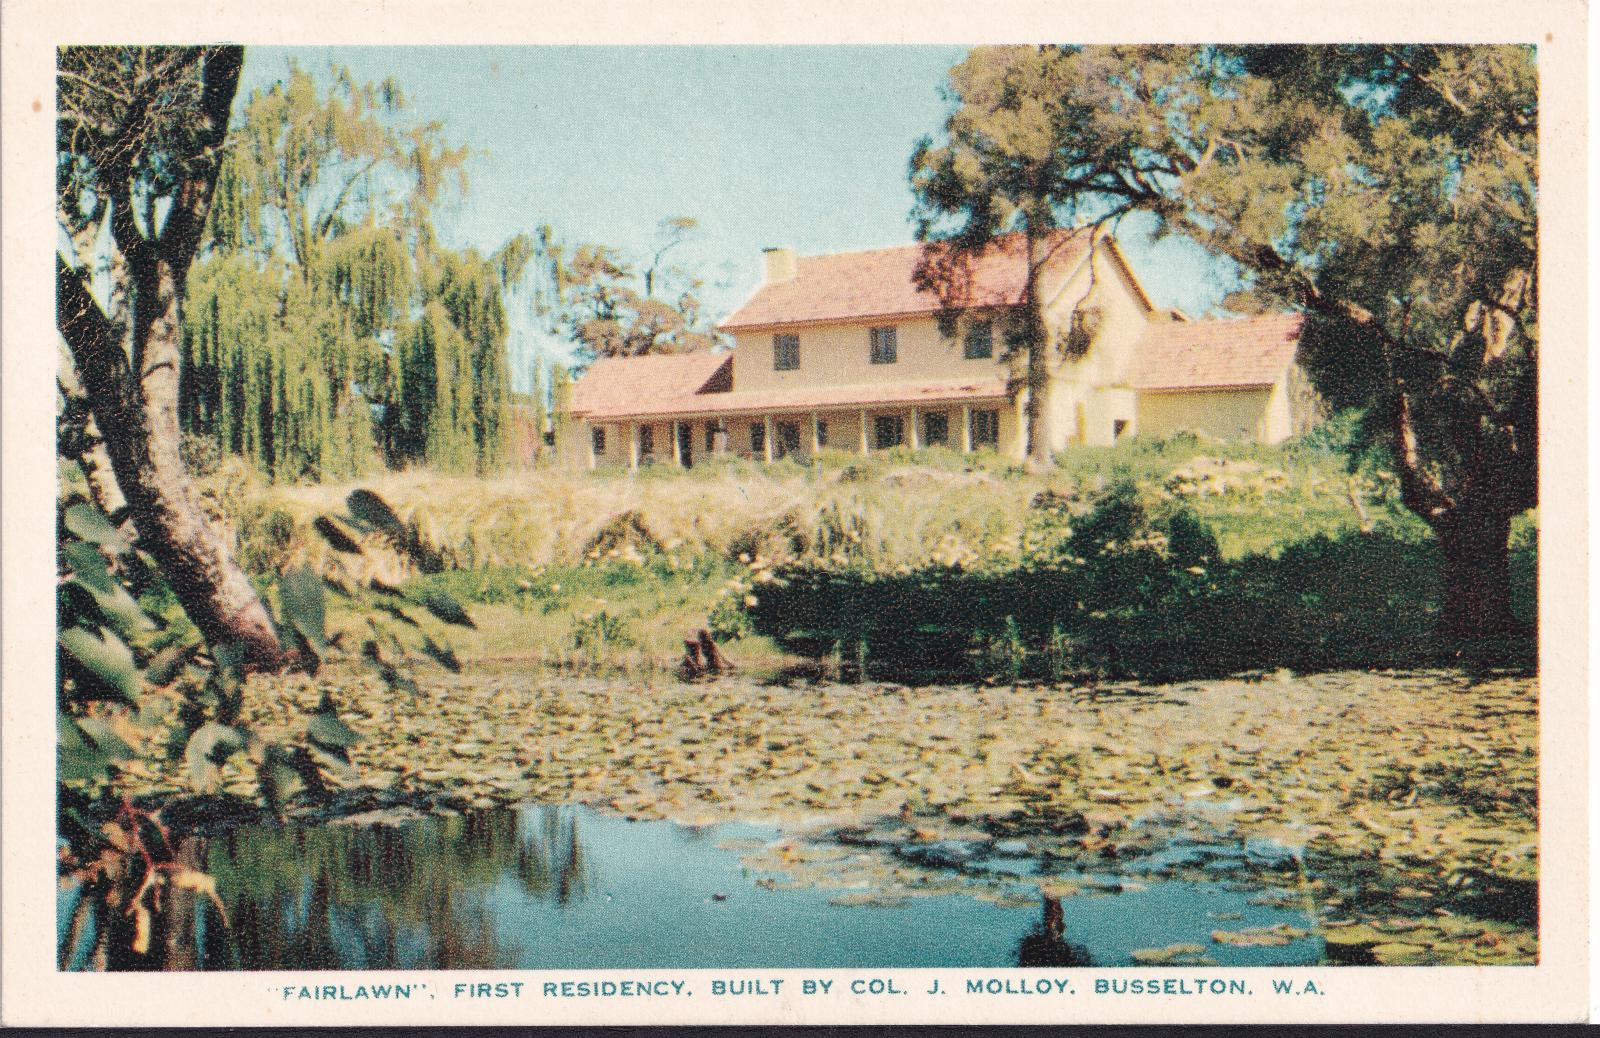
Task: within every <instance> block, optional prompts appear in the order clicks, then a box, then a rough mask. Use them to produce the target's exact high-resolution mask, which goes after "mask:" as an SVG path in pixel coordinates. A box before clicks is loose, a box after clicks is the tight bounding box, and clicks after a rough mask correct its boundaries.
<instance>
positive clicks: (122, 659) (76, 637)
mask: <svg viewBox="0 0 1600 1038" xmlns="http://www.w3.org/2000/svg"><path fill="white" fill-rule="evenodd" d="M56 640H57V642H58V644H59V645H60V646H61V649H62V651H63V652H64V653H65V654H66V656H67V657H68V659H69V660H70V661H71V662H72V663H74V664H76V666H77V668H78V673H76V674H74V675H73V676H74V677H77V678H80V679H85V681H86V683H88V684H91V685H92V686H93V687H89V688H84V689H81V692H82V693H84V695H83V696H82V698H100V699H118V700H122V701H124V702H132V701H133V696H134V694H135V693H136V692H138V690H139V669H138V668H137V667H136V666H135V665H134V662H133V653H132V652H131V651H130V650H129V649H128V646H127V645H126V644H125V643H124V642H123V641H122V639H121V638H118V637H117V636H116V635H115V634H113V633H112V632H110V631H107V630H101V631H88V630H85V629H84V628H82V627H69V628H67V629H66V630H64V631H62V632H61V633H60V634H59V635H57V639H56Z"/></svg>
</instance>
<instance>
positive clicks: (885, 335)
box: [870, 328, 900, 364]
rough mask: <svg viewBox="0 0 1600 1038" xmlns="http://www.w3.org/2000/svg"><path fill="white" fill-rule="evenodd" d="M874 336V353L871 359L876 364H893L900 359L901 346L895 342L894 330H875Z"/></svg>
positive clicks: (872, 333) (873, 330)
mask: <svg viewBox="0 0 1600 1038" xmlns="http://www.w3.org/2000/svg"><path fill="white" fill-rule="evenodd" d="M871 335H872V353H871V355H870V359H871V360H872V363H874V364H893V363H894V362H895V361H897V360H899V359H900V350H899V346H898V344H897V343H896V340H895V334H894V329H893V328H874V329H872V332H871Z"/></svg>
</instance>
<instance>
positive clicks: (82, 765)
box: [56, 713, 111, 782]
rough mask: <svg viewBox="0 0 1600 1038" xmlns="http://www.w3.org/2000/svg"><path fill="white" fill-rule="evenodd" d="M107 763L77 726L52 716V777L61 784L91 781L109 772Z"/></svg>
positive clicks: (109, 763) (74, 722) (62, 716)
mask: <svg viewBox="0 0 1600 1038" xmlns="http://www.w3.org/2000/svg"><path fill="white" fill-rule="evenodd" d="M110 767H111V761H110V760H109V759H108V758H107V757H106V755H105V754H104V753H103V752H101V750H100V748H99V747H98V746H96V745H95V744H94V742H93V741H92V740H91V739H90V738H89V737H88V736H87V735H85V734H84V733H83V731H82V730H81V729H80V728H79V727H78V723H77V722H76V721H75V720H73V719H72V718H71V717H70V716H68V715H67V714H63V713H57V714H56V777H57V779H59V780H61V781H64V782H94V781H97V780H99V779H103V778H105V777H106V775H107V774H108V773H109V771H110Z"/></svg>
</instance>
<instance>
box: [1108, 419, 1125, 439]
mask: <svg viewBox="0 0 1600 1038" xmlns="http://www.w3.org/2000/svg"><path fill="white" fill-rule="evenodd" d="M1127 431H1128V422H1127V419H1125V418H1117V419H1113V420H1112V422H1111V439H1112V440H1120V439H1122V434H1123V433H1125V432H1127Z"/></svg>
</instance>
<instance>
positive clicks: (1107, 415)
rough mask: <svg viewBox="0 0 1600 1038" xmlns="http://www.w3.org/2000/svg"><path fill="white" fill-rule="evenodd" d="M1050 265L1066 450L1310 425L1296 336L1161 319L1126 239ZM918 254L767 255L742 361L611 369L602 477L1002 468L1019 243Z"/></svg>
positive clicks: (1057, 421)
mask: <svg viewBox="0 0 1600 1038" xmlns="http://www.w3.org/2000/svg"><path fill="white" fill-rule="evenodd" d="M1046 246H1047V247H1046V250H1045V254H1044V259H1043V262H1042V264H1041V266H1040V278H1039V285H1040V297H1041V300H1042V312H1043V315H1044V320H1045V327H1046V330H1047V332H1048V335H1049V338H1050V343H1051V345H1050V349H1049V352H1048V357H1049V361H1048V364H1047V372H1048V384H1047V390H1046V392H1045V393H1044V395H1043V399H1044V402H1045V406H1044V408H1043V413H1042V415H1041V422H1040V432H1041V435H1043V436H1044V437H1045V440H1046V442H1047V443H1049V444H1050V445H1051V447H1052V449H1059V448H1063V447H1066V446H1068V445H1071V444H1096V445H1107V444H1111V443H1114V442H1116V441H1117V440H1119V439H1122V438H1124V437H1127V436H1132V435H1136V434H1146V435H1154V436H1160V435H1166V434H1170V433H1172V432H1176V431H1178V430H1184V429H1186V430H1192V431H1195V432H1200V433H1206V434H1209V435H1213V436H1218V437H1228V438H1247V437H1248V438H1254V439H1258V440H1262V441H1265V442H1276V441H1279V440H1282V439H1284V438H1286V437H1287V436H1289V435H1291V434H1292V433H1294V432H1296V431H1299V430H1300V429H1302V428H1304V427H1306V426H1307V425H1308V424H1309V423H1310V422H1311V421H1312V420H1313V419H1314V410H1315V401H1314V396H1313V395H1312V394H1311V393H1310V391H1309V389H1308V388H1307V387H1306V384H1305V381H1304V379H1303V378H1302V377H1301V376H1300V374H1299V371H1298V369H1297V368H1296V366H1295V363H1294V359H1295V351H1296V348H1297V346H1298V344H1299V338H1300V328H1301V318H1300V317H1299V316H1297V315H1289V314H1284V315H1272V316H1266V317H1256V318H1248V319H1242V320H1204V321H1190V320H1187V319H1186V318H1184V317H1183V315H1182V314H1179V313H1177V312H1175V311H1162V310H1158V309H1156V308H1155V307H1154V306H1153V305H1152V304H1151V302H1150V299H1149V297H1148V296H1147V295H1146V294H1145V292H1144V289H1143V288H1142V287H1140V285H1139V281H1138V279H1137V277H1135V275H1134V273H1133V271H1132V269H1131V268H1130V267H1129V265H1128V262H1127V259H1126V258H1125V257H1124V255H1123V253H1122V251H1121V249H1119V248H1118V247H1117V244H1116V241H1115V239H1113V238H1112V237H1111V236H1110V235H1109V234H1106V233H1104V232H1096V231H1094V230H1092V229H1090V228H1084V229H1080V230H1072V231H1069V230H1063V231H1058V232H1056V233H1055V234H1054V235H1053V236H1051V238H1050V239H1049V240H1048V241H1047V243H1046ZM922 249H923V246H916V245H914V246H907V247H903V248H893V249H878V250H873V251H869V252H852V253H842V254H837V255H826V256H802V257H796V256H795V254H794V252H793V251H792V250H789V249H769V250H767V252H766V254H765V259H766V277H765V281H764V282H763V284H762V285H761V286H760V288H759V289H757V291H756V292H755V294H754V295H752V296H751V298H750V299H749V301H747V302H746V303H745V304H744V305H743V306H742V307H740V308H739V309H738V310H737V311H736V312H735V313H734V314H733V315H732V316H731V317H729V318H728V319H727V320H726V321H724V322H723V323H722V325H721V329H722V330H723V331H724V332H727V333H729V334H731V335H732V337H733V339H734V344H735V345H734V348H733V349H732V350H730V351H727V352H721V353H694V354H683V355H669V356H648V357H636V358H610V359H603V360H600V361H597V362H596V363H595V364H594V365H592V366H591V367H590V368H589V369H588V371H587V372H585V373H584V375H583V377H582V378H581V379H580V380H579V381H578V383H577V384H576V386H575V387H574V390H573V395H572V402H571V416H572V419H573V421H574V425H575V427H576V432H577V437H576V446H577V450H578V452H579V455H580V458H581V459H582V461H583V462H584V463H586V464H588V465H591V466H593V465H604V464H619V465H628V466H637V465H639V464H642V463H651V462H656V463H671V464H677V465H685V466H687V465H692V464H693V463H694V462H695V461H696V460H697V459H701V458H704V457H706V456H708V455H719V454H735V455H738V456H741V457H746V458H755V459H763V460H767V461H771V460H774V459H777V458H782V457H789V456H799V457H802V458H804V457H808V456H810V455H811V454H814V453H816V452H817V451H819V450H823V449H832V450H844V451H852V452H860V453H868V452H870V451H875V450H884V449H888V448H893V447H900V446H904V447H910V448H919V447H944V448H948V449H950V450H955V451H974V450H994V451H998V452H1000V453H1002V454H1006V455H1010V456H1013V457H1019V458H1020V457H1021V456H1022V454H1023V451H1024V448H1025V442H1026V426H1025V422H1026V400H1027V392H1028V390H1027V389H1026V387H1025V379H1024V377H1023V375H1024V370H1023V369H1024V363H1025V361H1024V358H1023V357H1022V356H1020V354H1021V353H1022V351H1020V350H1016V349H1011V348H1009V345H1008V344H1009V338H1010V336H1013V335H1014V328H1015V326H1016V320H1015V318H1016V317H1017V313H1018V308H1019V307H1020V306H1021V305H1022V304H1023V301H1024V298H1025V291H1026V287H1027V281H1028V262H1029V261H1028V256H1027V249H1026V244H1025V241H1024V239H1023V238H1022V236H1020V235H1010V236H1006V237H1003V238H1001V239H999V240H998V241H996V242H995V243H994V244H993V245H991V246H990V247H989V248H988V249H987V250H985V251H984V252H983V253H981V254H980V255H978V256H977V257H975V258H974V259H973V260H972V261H971V262H970V263H969V264H967V265H966V267H965V268H964V271H963V275H962V277H961V289H960V292H959V300H960V303H961V305H960V306H959V308H952V306H951V299H952V298H953V294H952V292H951V291H948V290H946V289H941V290H939V291H935V290H932V289H930V288H927V287H923V286H921V285H919V281H918V278H917V276H916V271H917V268H918V266H919V264H920V261H921V259H922V256H923V253H922Z"/></svg>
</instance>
